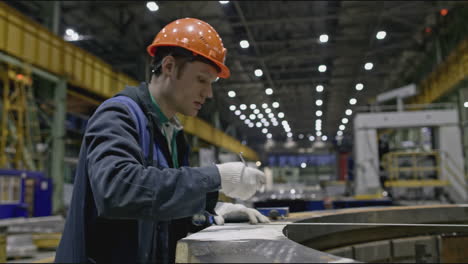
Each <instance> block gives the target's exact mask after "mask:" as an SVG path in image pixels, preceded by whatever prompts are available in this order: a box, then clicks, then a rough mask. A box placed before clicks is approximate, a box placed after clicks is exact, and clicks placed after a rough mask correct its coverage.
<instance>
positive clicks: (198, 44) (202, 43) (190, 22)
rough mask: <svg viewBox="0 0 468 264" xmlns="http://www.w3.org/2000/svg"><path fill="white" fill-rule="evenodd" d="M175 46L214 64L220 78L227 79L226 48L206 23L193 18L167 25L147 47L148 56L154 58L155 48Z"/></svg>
mask: <svg viewBox="0 0 468 264" xmlns="http://www.w3.org/2000/svg"><path fill="white" fill-rule="evenodd" d="M160 46H176V47H182V48H184V49H187V50H190V51H191V52H193V53H194V54H196V55H201V56H203V57H205V58H206V59H208V60H210V61H211V62H213V63H214V64H216V65H217V66H218V67H219V69H220V70H221V71H220V72H219V73H218V77H220V78H229V76H230V75H231V73H230V72H229V68H228V67H226V65H224V61H225V59H226V52H227V50H226V48H224V45H223V41H222V40H221V37H220V36H219V35H218V33H217V32H216V31H215V30H214V28H213V27H212V26H210V25H209V24H208V23H206V22H203V21H201V20H198V19H195V18H182V19H178V20H176V21H173V22H171V23H169V24H167V25H166V26H165V27H164V28H163V29H162V30H161V31H160V32H159V33H158V34H157V35H156V37H155V38H154V40H153V43H152V44H151V45H149V46H148V48H147V51H148V53H149V55H151V56H154V54H155V52H156V49H157V47H160Z"/></svg>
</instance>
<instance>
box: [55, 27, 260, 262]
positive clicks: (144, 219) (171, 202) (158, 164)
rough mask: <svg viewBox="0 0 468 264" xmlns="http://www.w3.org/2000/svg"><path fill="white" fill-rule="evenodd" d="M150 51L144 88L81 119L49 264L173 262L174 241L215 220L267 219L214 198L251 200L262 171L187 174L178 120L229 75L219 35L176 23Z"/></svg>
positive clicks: (223, 168)
mask: <svg viewBox="0 0 468 264" xmlns="http://www.w3.org/2000/svg"><path fill="white" fill-rule="evenodd" d="M147 51H148V53H149V54H150V55H151V56H152V57H153V58H152V63H151V73H150V75H151V77H150V78H149V80H150V81H149V82H148V83H141V84H140V85H139V86H138V87H126V88H125V89H124V90H123V91H122V92H120V93H118V94H117V95H115V96H114V97H112V98H110V99H108V100H106V101H105V102H103V103H102V104H101V105H100V106H99V107H98V109H97V110H96V111H95V113H94V114H93V115H92V116H91V118H90V119H89V121H88V124H87V128H86V132H85V135H84V138H83V142H82V146H81V150H80V158H79V163H78V167H77V174H76V177H75V183H74V190H73V196H72V201H71V205H70V209H69V212H68V216H67V220H66V224H65V229H64V232H63V235H62V239H61V241H60V245H59V248H58V250H57V253H56V258H55V261H56V262H59V263H67V262H75V263H76V262H81V263H84V262H90V263H95V262H97V263H135V262H141V263H153V262H163V263H171V262H174V260H175V259H174V258H175V247H176V243H177V241H178V240H179V239H181V238H183V237H185V236H186V235H187V234H188V233H192V232H196V231H199V230H201V229H203V228H205V227H206V226H208V225H210V224H211V223H212V222H215V223H216V224H223V223H224V221H225V220H229V217H230V216H231V217H236V218H239V217H240V218H242V217H244V218H246V219H248V220H249V221H250V222H251V223H257V222H267V221H268V219H267V218H266V217H264V216H263V215H261V214H260V213H259V212H258V211H256V210H254V209H250V208H246V207H245V206H242V205H238V204H236V205H234V204H230V203H218V191H221V192H223V193H224V194H225V195H227V196H229V197H232V198H237V199H241V200H245V199H248V198H250V197H251V196H253V195H254V194H255V192H256V190H257V189H258V188H260V187H261V185H263V184H264V183H265V175H264V174H263V172H261V171H259V170H257V169H254V168H250V167H246V166H245V164H244V163H243V162H229V163H223V164H218V165H212V166H207V167H189V164H188V155H189V147H188V144H187V142H186V140H185V137H184V132H183V128H182V126H181V125H180V123H179V121H178V120H177V117H176V115H175V114H176V113H180V114H183V115H187V116H196V115H197V113H198V111H199V110H200V109H201V108H202V106H203V104H204V103H205V101H206V99H208V98H211V97H212V96H213V91H212V83H213V82H214V81H215V80H216V79H217V78H218V77H219V78H228V77H229V75H230V73H229V69H228V68H227V67H226V65H225V64H224V60H225V57H226V49H225V48H224V46H223V43H222V40H221V38H220V36H219V35H218V34H217V33H216V31H215V29H214V28H212V27H211V26H210V25H209V24H207V23H206V22H203V21H200V20H198V19H193V18H184V19H179V20H176V21H174V22H172V23H170V24H168V25H167V26H165V27H164V28H163V29H162V30H161V31H160V32H159V33H158V34H157V35H156V37H155V39H154V41H153V43H152V44H151V45H150V46H149V47H148V48H147ZM216 213H217V214H216Z"/></svg>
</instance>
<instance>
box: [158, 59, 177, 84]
mask: <svg viewBox="0 0 468 264" xmlns="http://www.w3.org/2000/svg"><path fill="white" fill-rule="evenodd" d="M161 73H162V74H163V75H167V76H168V77H170V78H171V79H175V78H176V60H175V58H174V57H173V56H166V57H164V58H163V60H162V63H161Z"/></svg>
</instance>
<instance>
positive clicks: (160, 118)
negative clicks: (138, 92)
mask: <svg viewBox="0 0 468 264" xmlns="http://www.w3.org/2000/svg"><path fill="white" fill-rule="evenodd" d="M150 96H151V101H152V102H153V105H154V107H155V108H156V112H157V114H158V116H159V120H160V121H161V123H163V124H164V123H166V122H169V118H167V116H166V115H164V113H163V112H162V111H161V108H159V105H158V103H156V100H155V99H154V97H153V95H152V94H151V93H150Z"/></svg>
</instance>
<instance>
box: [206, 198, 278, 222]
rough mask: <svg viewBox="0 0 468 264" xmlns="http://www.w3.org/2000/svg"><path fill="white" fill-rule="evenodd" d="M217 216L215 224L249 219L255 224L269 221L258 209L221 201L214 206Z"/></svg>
mask: <svg viewBox="0 0 468 264" xmlns="http://www.w3.org/2000/svg"><path fill="white" fill-rule="evenodd" d="M215 212H216V214H218V215H217V216H215V217H214V221H215V223H216V224H217V225H224V222H225V221H226V222H229V221H233V222H246V221H249V222H250V223H251V224H253V225H255V224H257V223H269V222H270V220H268V217H266V216H264V215H262V214H261V213H260V212H259V211H257V210H255V209H252V208H247V207H245V206H244V205H242V204H232V203H221V202H218V203H217V204H216V208H215Z"/></svg>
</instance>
